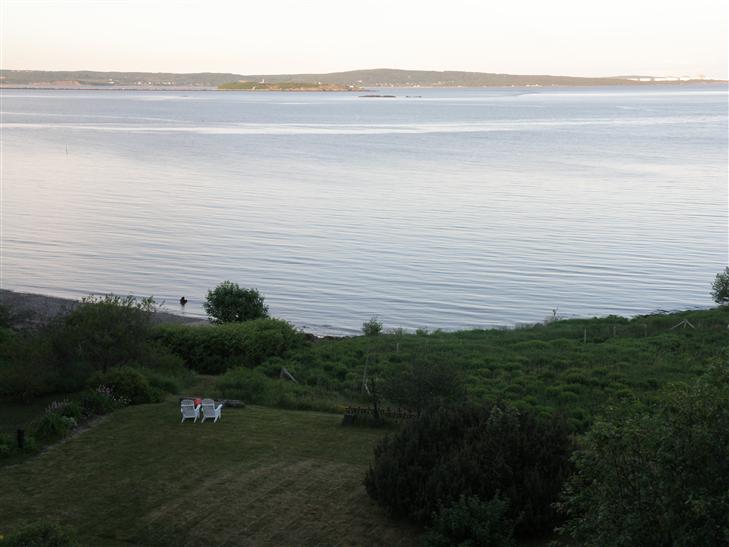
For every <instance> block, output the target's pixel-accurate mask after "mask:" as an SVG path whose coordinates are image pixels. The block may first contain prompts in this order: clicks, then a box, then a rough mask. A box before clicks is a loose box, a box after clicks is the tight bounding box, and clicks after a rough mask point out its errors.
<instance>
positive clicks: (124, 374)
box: [89, 367, 159, 405]
mask: <svg viewBox="0 0 729 547" xmlns="http://www.w3.org/2000/svg"><path fill="white" fill-rule="evenodd" d="M89 383H90V384H91V385H98V386H108V387H109V388H111V390H112V391H113V393H114V395H116V396H117V397H123V398H125V399H128V400H129V403H130V404H133V405H141V404H145V403H153V402H159V401H158V400H157V399H156V398H155V397H154V394H153V392H152V389H151V386H150V385H149V382H148V381H147V379H146V378H145V377H144V375H143V374H142V373H141V372H139V371H138V370H137V369H135V368H132V367H119V368H112V369H109V370H108V371H106V372H98V373H96V374H95V375H94V376H92V377H91V379H90V380H89Z"/></svg>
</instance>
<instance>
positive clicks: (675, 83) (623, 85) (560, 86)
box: [0, 80, 729, 93]
mask: <svg viewBox="0 0 729 547" xmlns="http://www.w3.org/2000/svg"><path fill="white" fill-rule="evenodd" d="M727 84H729V80H727V81H724V80H686V81H660V82H628V83H622V82H621V83H611V84H605V83H596V84H545V85H543V84H502V85H500V84H491V85H417V86H402V85H396V84H394V85H379V86H373V85H370V86H368V87H370V88H376V89H408V90H418V89H514V88H529V89H564V88H575V89H578V88H579V89H589V88H596V87H610V88H613V87H615V88H626V87H632V86H635V87H668V86H687V85H727ZM0 90H22V91H171V92H180V91H215V92H230V91H238V92H241V91H242V92H247V93H362V92H369V91H371V89H363V88H360V89H235V90H233V89H218V88H217V87H210V86H199V87H197V86H105V87H96V86H53V85H48V86H43V85H2V84H0Z"/></svg>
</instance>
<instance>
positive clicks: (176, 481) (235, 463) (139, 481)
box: [0, 402, 418, 547]
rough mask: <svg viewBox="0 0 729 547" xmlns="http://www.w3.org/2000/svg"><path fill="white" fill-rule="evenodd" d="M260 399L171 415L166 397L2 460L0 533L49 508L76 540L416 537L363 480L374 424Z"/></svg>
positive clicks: (306, 541)
mask: <svg viewBox="0 0 729 547" xmlns="http://www.w3.org/2000/svg"><path fill="white" fill-rule="evenodd" d="M340 420H341V417H340V416H337V415H332V414H322V413H315V412H297V411H285V410H278V409H271V408H263V407H248V408H245V409H224V410H223V418H222V420H221V421H220V422H218V423H216V424H213V423H211V422H206V423H204V424H200V423H195V424H193V423H192V422H186V423H185V424H180V423H179V408H178V406H177V404H176V403H174V402H167V403H162V404H157V405H142V406H136V407H128V408H125V409H123V410H120V411H117V412H115V413H113V414H111V415H109V416H107V417H105V418H103V419H102V420H101V421H100V422H98V423H97V424H96V425H95V426H94V427H92V428H91V429H89V430H87V431H85V432H82V433H80V434H77V435H76V436H74V437H72V438H71V439H69V440H68V441H66V442H64V443H61V444H58V445H56V446H54V447H52V448H51V449H49V450H48V451H47V452H44V453H42V454H39V455H38V456H35V457H33V458H31V459H29V460H26V461H24V462H23V463H20V464H17V465H9V466H5V467H1V468H0V533H7V532H8V531H10V530H12V529H13V528H15V527H16V526H18V525H19V524H20V523H22V522H24V521H28V520H34V519H39V518H43V517H49V518H51V519H57V520H59V521H62V522H66V523H68V524H70V525H72V526H74V527H75V528H76V529H77V530H78V531H79V534H80V535H81V538H82V540H83V543H84V545H88V546H94V547H96V546H110V547H111V546H115V545H150V546H167V545H169V546H172V545H175V546H185V545H195V546H200V545H206V546H216V545H235V546H245V545H255V546H259V545H388V546H395V545H413V544H414V543H415V536H416V535H417V534H418V530H417V529H414V528H412V527H411V526H409V525H408V524H406V523H404V522H398V521H395V520H392V519H389V518H388V517H387V516H386V515H385V513H384V512H383V511H382V510H381V509H380V508H379V507H378V506H377V505H375V504H374V503H373V502H372V501H371V500H370V499H369V498H368V496H367V494H366V492H365V489H364V486H362V478H363V475H364V473H365V471H366V469H367V466H368V463H369V462H370V460H371V457H372V449H373V447H374V445H375V444H376V442H377V441H378V439H379V438H380V437H381V436H382V435H383V434H384V432H382V431H379V430H370V429H365V428H343V427H341V426H340V425H339V423H340Z"/></svg>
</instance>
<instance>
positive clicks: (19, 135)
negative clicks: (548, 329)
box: [1, 85, 727, 332]
mask: <svg viewBox="0 0 729 547" xmlns="http://www.w3.org/2000/svg"><path fill="white" fill-rule="evenodd" d="M386 93H392V91H391V90H388V91H386ZM394 93H395V94H397V95H398V98H396V99H382V98H380V99H365V98H359V97H358V96H357V94H343V93H331V94H326V93H261V94H246V93H218V92H127V91H103V92H102V91H97V92H94V91H88V92H84V91H66V92H60V91H23V90H3V91H2V155H3V157H2V197H3V203H2V256H1V258H2V280H1V285H2V287H3V288H7V289H13V290H21V291H28V292H39V293H46V294H52V295H58V296H71V297H79V296H83V295H85V294H88V293H90V292H102V293H103V292H116V293H132V294H136V295H154V296H155V297H157V298H158V299H162V300H166V301H167V307H168V308H169V309H171V310H173V311H175V310H178V309H179V307H178V306H177V304H176V302H177V300H178V299H179V297H180V296H182V295H185V296H186V297H187V298H188V299H189V303H188V305H187V309H186V312H185V313H186V314H188V315H195V314H201V313H202V310H201V302H202V300H203V298H204V295H205V293H206V290H207V289H208V288H211V287H213V286H215V285H216V284H217V283H218V282H220V281H222V280H224V279H230V280H233V281H236V282H238V283H240V284H241V285H242V286H246V287H258V288H259V289H260V290H261V291H262V292H263V293H264V294H265V295H266V298H267V301H268V303H269V305H270V308H271V311H272V313H273V314H274V315H276V316H279V317H282V318H285V319H288V320H289V321H291V322H293V323H295V324H296V325H298V326H305V327H307V328H308V329H310V330H312V331H315V332H352V331H356V330H357V329H358V328H359V327H360V325H361V324H362V322H363V321H364V320H366V319H368V318H369V317H370V316H372V315H374V314H377V315H379V317H380V318H381V319H382V320H383V321H384V323H385V326H386V327H399V326H402V327H406V328H416V327H426V328H439V327H440V328H444V329H457V328H466V327H482V326H493V325H509V324H515V323H519V322H529V321H539V320H542V319H544V317H545V316H547V315H549V314H551V310H552V309H553V308H558V313H559V314H560V315H563V316H567V317H571V316H592V315H601V314H610V313H618V314H638V313H645V312H650V311H652V310H656V309H676V308H685V307H691V306H708V305H711V299H710V296H709V287H710V284H711V281H712V280H713V277H714V275H715V274H716V272H718V271H720V270H721V269H722V268H723V267H724V266H725V265H726V262H727V88H726V86H709V85H706V86H698V87H661V88H655V87H654V88H619V89H589V90H586V89H569V88H564V89H552V90H547V89H544V90H534V89H488V90H484V89H477V90H473V89H469V90H425V89H424V90H396V91H395V92H394ZM406 95H420V97H409V98H408V97H406Z"/></svg>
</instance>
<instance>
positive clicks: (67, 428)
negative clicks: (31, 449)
mask: <svg viewBox="0 0 729 547" xmlns="http://www.w3.org/2000/svg"><path fill="white" fill-rule="evenodd" d="M74 427H76V420H74V419H73V418H69V417H67V416H61V415H60V414H57V413H56V412H46V413H45V414H44V415H43V417H42V418H40V419H39V420H38V421H37V422H36V424H35V426H34V427H33V436H34V437H35V438H36V439H38V441H40V442H41V443H43V444H50V443H53V442H56V441H59V440H61V439H63V438H64V437H65V436H66V435H68V434H69V433H70V432H71V430H72V429H73V428H74Z"/></svg>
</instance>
